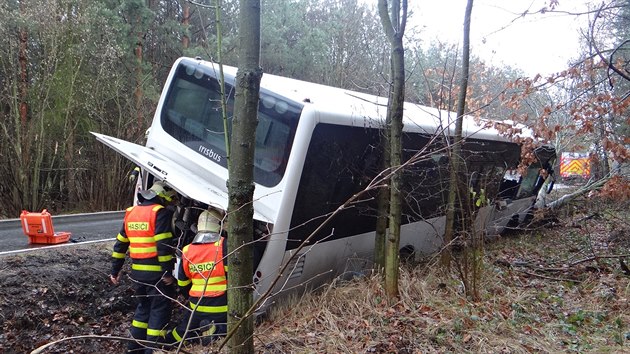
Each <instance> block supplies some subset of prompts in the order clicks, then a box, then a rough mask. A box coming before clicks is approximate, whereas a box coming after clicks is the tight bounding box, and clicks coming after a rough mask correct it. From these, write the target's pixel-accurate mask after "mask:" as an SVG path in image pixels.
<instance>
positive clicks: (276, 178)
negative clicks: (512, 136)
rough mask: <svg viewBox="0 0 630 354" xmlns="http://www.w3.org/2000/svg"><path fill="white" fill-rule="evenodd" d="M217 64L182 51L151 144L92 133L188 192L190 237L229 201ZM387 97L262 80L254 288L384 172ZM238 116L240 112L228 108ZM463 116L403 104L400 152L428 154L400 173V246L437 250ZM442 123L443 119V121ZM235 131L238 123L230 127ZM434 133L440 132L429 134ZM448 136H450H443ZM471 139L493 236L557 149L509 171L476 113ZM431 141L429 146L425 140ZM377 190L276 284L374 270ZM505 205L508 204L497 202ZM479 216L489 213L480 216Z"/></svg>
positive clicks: (521, 209)
mask: <svg viewBox="0 0 630 354" xmlns="http://www.w3.org/2000/svg"><path fill="white" fill-rule="evenodd" d="M223 70H224V73H225V80H224V81H225V93H226V99H227V111H228V117H229V116H230V115H231V112H233V103H234V85H235V75H236V68H233V67H227V66H224V67H223ZM218 77H220V76H219V66H218V65H217V64H215V63H211V62H207V61H203V60H200V59H192V58H180V59H178V60H177V61H176V62H175V64H174V65H173V68H172V70H171V72H170V74H169V76H168V79H167V81H166V83H165V85H164V90H163V92H162V95H161V97H160V100H159V103H158V106H157V110H156V113H155V116H154V119H153V123H152V125H151V127H150V132H149V134H148V136H147V142H146V146H140V145H136V144H133V143H130V142H126V141H123V140H120V139H117V138H114V137H109V136H106V135H102V134H97V133H93V134H94V135H95V136H96V137H97V139H98V140H100V141H101V142H103V143H105V144H106V145H108V146H110V147H111V148H113V149H114V150H116V151H118V152H119V153H121V154H122V155H124V156H126V157H127V158H128V159H130V160H131V161H133V162H134V163H135V164H137V165H138V166H141V167H142V169H143V179H142V182H143V184H144V185H143V187H144V188H146V187H147V186H150V185H151V183H152V182H153V180H155V179H159V180H163V181H165V182H166V183H167V184H169V185H170V186H171V187H172V188H173V189H175V190H176V191H177V192H178V193H179V195H180V198H179V199H180V204H181V205H180V206H179V211H180V212H179V213H177V215H176V217H177V218H178V221H177V222H176V223H175V225H176V233H178V234H180V235H182V236H181V237H182V239H183V240H186V239H190V233H191V232H190V230H189V225H190V224H191V223H194V222H196V216H197V215H198V214H199V212H200V211H201V210H202V209H205V208H207V207H208V206H213V207H215V208H218V209H222V210H226V209H227V205H228V202H227V199H228V197H227V187H226V181H227V179H228V171H227V159H226V155H225V150H226V149H225V139H224V129H223V126H224V124H223V120H222V113H221V112H222V110H221V102H220V97H221V90H220V85H219V80H218V79H217V78H218ZM386 111H387V100H386V99H384V98H381V97H376V96H372V95H367V94H362V93H357V92H352V91H348V90H344V89H339V88H333V87H328V86H323V85H318V84H313V83H308V82H303V81H298V80H293V79H289V78H285V77H280V76H274V75H269V74H265V75H263V78H262V82H261V89H260V104H259V111H258V127H257V130H256V142H255V143H256V148H255V159H254V164H255V170H254V179H255V193H254V210H255V212H254V218H255V220H254V223H255V230H256V232H255V235H254V239H255V240H256V243H255V255H256V256H255V258H256V259H255V260H254V263H255V273H254V275H253V277H254V278H253V279H254V283H255V284H256V291H255V293H256V294H258V295H260V294H263V293H265V291H266V290H268V289H269V287H270V286H271V284H272V281H273V280H274V278H276V276H277V275H278V274H279V270H280V269H281V266H282V265H283V264H284V263H285V262H287V261H288V260H289V258H290V257H291V256H292V255H293V254H294V253H295V252H296V251H297V249H298V246H299V245H300V243H301V241H302V240H304V239H305V238H306V237H308V236H309V235H310V234H311V232H312V231H313V230H315V229H316V227H317V226H318V225H319V224H320V223H321V221H322V220H323V219H324V218H323V216H325V215H328V214H329V213H331V212H332V211H334V210H335V209H337V207H338V206H340V205H341V204H342V203H344V201H346V200H347V199H348V198H349V197H350V196H352V195H353V194H355V193H357V192H358V191H361V190H363V189H364V188H365V187H366V186H367V185H368V183H370V181H371V180H372V179H373V178H374V177H375V176H376V175H377V174H378V173H379V172H380V171H381V164H380V159H381V156H382V147H381V138H382V132H383V131H382V128H383V126H384V120H385V116H386ZM230 118H231V117H230ZM453 118H454V114H452V113H449V112H445V111H439V110H436V109H433V108H429V107H424V106H420V105H415V104H410V103H409V104H407V103H406V104H405V109H404V136H403V160H406V159H407V158H409V157H410V156H412V155H414V154H415V153H417V152H418V151H420V150H421V149H423V148H426V149H427V153H426V154H425V155H424V157H425V158H423V159H421V160H419V161H418V162H416V163H414V164H412V165H410V166H408V167H407V168H405V169H404V172H403V184H404V187H403V190H402V194H403V214H404V215H403V219H402V227H401V240H400V249H401V252H404V253H407V254H413V255H415V256H416V257H420V256H422V255H427V254H430V253H432V252H435V251H437V250H439V248H440V247H441V246H442V237H443V232H444V219H445V217H444V210H445V205H446V198H447V186H448V158H447V154H446V152H445V151H444V149H443V148H444V146H445V143H444V141H445V139H450V137H448V136H447V134H442V133H444V132H448V131H449V129H448V128H449V125H448V121H449V119H453ZM443 128H446V130H444V129H443ZM228 130H229V129H228ZM436 134H438V138H437V139H433V140H431V139H432V138H433V137H434V136H435V135H436ZM439 134H442V135H441V136H440V135H439ZM464 136H465V137H466V139H465V142H464V144H463V151H464V153H465V168H466V170H467V176H468V177H467V178H468V180H469V184H470V187H471V188H473V189H475V190H477V191H480V189H482V188H483V189H484V190H485V195H486V196H488V197H491V198H495V196H497V199H494V200H493V201H494V202H496V201H498V198H499V196H500V199H501V203H493V204H492V205H490V206H487V207H484V208H483V210H482V211H481V212H479V213H478V214H479V215H480V217H479V218H480V220H478V224H479V225H483V226H482V227H483V228H485V229H486V231H487V232H488V233H489V234H498V233H500V232H502V231H503V230H504V229H505V228H506V227H510V226H514V225H516V224H518V222H519V221H522V219H523V217H524V215H525V211H526V210H527V209H528V208H529V207H530V206H531V204H532V198H533V193H534V190H533V189H534V181H535V178H536V176H537V171H536V169H537V168H538V167H539V166H541V165H543V164H545V163H547V162H549V161H550V160H552V159H554V158H555V152H554V151H553V149H538V150H537V153H538V155H539V161H538V163H536V164H535V165H532V166H531V169H533V170H535V171H534V172H535V173H528V174H527V175H526V176H525V177H524V178H513V179H510V178H506V179H504V178H503V177H504V175H505V173H506V171H507V170H509V169H514V168H516V166H517V164H518V161H519V156H520V147H519V146H518V145H517V144H515V143H513V142H510V141H509V140H508V139H506V138H504V137H502V136H500V134H499V133H498V132H497V131H496V130H494V129H492V128H484V127H480V126H478V125H477V124H475V122H474V121H473V119H472V118H469V117H467V118H466V120H465V124H464ZM427 145H428V146H427ZM375 196H376V192H375V191H374V192H370V193H366V194H365V195H363V197H362V198H361V201H360V202H357V203H354V204H353V205H352V207H350V208H347V209H345V210H343V211H342V212H340V213H339V214H338V215H337V216H336V217H334V218H333V219H332V220H331V221H330V222H329V223H328V224H327V226H326V227H325V228H324V229H323V230H321V231H320V232H319V233H318V234H317V235H316V236H315V237H314V238H313V239H312V241H311V242H310V244H309V246H307V247H305V248H303V249H302V250H301V251H300V255H298V256H297V257H293V260H292V261H291V262H292V264H291V265H290V266H289V267H288V272H286V274H283V275H282V277H283V278H282V280H281V281H279V282H277V285H276V288H275V289H273V293H274V294H276V293H279V292H280V291H281V290H282V289H286V288H296V287H303V286H305V285H311V286H314V285H317V284H321V283H322V282H325V281H328V280H330V279H332V278H333V277H335V276H338V275H339V274H341V273H344V272H351V273H353V272H360V271H362V270H364V269H366V268H370V267H371V265H372V264H371V262H372V253H373V249H374V228H375V213H376V212H375V210H376V202H375V198H374V197H375ZM498 205H500V207H499V206H498ZM481 218H482V219H483V220H481Z"/></svg>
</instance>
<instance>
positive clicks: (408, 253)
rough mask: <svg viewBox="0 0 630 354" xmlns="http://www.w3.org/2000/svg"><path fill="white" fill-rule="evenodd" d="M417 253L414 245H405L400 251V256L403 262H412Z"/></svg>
mask: <svg viewBox="0 0 630 354" xmlns="http://www.w3.org/2000/svg"><path fill="white" fill-rule="evenodd" d="M415 255H416V250H415V249H414V248H413V246H405V247H403V248H401V249H400V251H398V256H399V257H400V262H401V263H410V262H412V261H413V260H414V256H415Z"/></svg>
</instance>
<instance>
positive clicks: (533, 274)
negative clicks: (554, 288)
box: [517, 269, 582, 283]
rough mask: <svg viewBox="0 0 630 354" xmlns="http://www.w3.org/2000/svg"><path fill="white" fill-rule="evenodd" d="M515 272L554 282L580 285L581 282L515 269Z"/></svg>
mask: <svg viewBox="0 0 630 354" xmlns="http://www.w3.org/2000/svg"><path fill="white" fill-rule="evenodd" d="M517 271H519V272H521V273H525V274H527V275H531V276H533V277H538V278H543V279H549V280H555V281H567V282H571V283H581V282H582V281H581V280H576V279H565V278H554V277H548V276H546V275H541V274H536V273H530V272H526V271H524V270H520V269H517Z"/></svg>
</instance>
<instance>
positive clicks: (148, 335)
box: [127, 281, 176, 354]
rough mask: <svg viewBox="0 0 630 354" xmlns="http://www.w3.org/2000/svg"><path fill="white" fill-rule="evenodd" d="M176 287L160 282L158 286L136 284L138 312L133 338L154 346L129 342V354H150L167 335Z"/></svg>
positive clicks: (134, 320)
mask: <svg viewBox="0 0 630 354" xmlns="http://www.w3.org/2000/svg"><path fill="white" fill-rule="evenodd" d="M175 296H176V294H175V286H174V285H166V284H164V282H162V281H159V282H158V283H157V285H152V284H141V283H136V285H135V297H136V301H137V305H136V311H135V313H134V315H133V321H132V323H131V328H130V332H131V337H132V338H133V339H137V340H146V341H148V342H151V343H152V344H146V343H144V344H143V343H138V342H135V341H131V342H129V344H128V345H127V353H133V354H150V353H153V349H152V347H155V345H156V343H157V342H158V340H159V339H160V337H163V336H164V334H165V333H166V331H165V327H166V326H167V325H168V322H169V320H170V318H171V311H172V308H173V305H172V300H171V299H173V298H175Z"/></svg>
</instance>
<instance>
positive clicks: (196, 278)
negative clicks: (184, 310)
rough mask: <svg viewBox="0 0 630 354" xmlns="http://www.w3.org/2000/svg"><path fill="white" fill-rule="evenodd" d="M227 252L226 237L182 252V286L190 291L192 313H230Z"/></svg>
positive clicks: (187, 247)
mask: <svg viewBox="0 0 630 354" xmlns="http://www.w3.org/2000/svg"><path fill="white" fill-rule="evenodd" d="M225 250H226V243H225V238H223V237H221V239H220V240H219V241H217V242H213V243H192V244H190V245H187V246H185V247H184V248H183V249H182V261H181V264H180V272H179V274H180V279H178V284H179V285H180V286H181V287H184V288H186V289H189V290H188V294H189V296H190V298H189V300H190V307H191V308H192V309H195V310H196V311H199V312H206V313H219V312H227V295H226V291H227V271H228V266H227V259H225V256H227V253H226V252H225ZM199 298H201V301H199Z"/></svg>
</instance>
